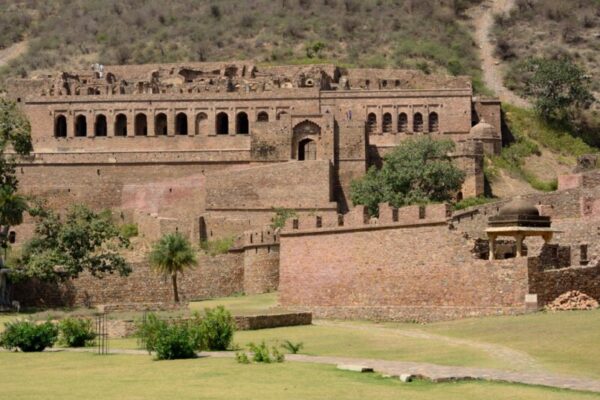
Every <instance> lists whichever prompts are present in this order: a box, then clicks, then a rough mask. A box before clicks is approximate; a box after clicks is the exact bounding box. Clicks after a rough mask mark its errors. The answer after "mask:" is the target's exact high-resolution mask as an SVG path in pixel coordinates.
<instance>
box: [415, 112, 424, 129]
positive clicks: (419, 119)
mask: <svg viewBox="0 0 600 400" xmlns="http://www.w3.org/2000/svg"><path fill="white" fill-rule="evenodd" d="M413 132H423V114H421V113H416V114H415V115H414V116H413Z"/></svg>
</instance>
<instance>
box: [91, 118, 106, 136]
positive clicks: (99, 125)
mask: <svg viewBox="0 0 600 400" xmlns="http://www.w3.org/2000/svg"><path fill="white" fill-rule="evenodd" d="M94 136H106V117H105V116H104V115H103V114H98V115H97V116H96V124H95V125H94Z"/></svg>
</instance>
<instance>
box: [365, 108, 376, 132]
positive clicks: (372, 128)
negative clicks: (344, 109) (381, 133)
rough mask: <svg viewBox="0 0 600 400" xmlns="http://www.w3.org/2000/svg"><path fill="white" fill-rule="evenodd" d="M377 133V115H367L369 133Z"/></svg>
mask: <svg viewBox="0 0 600 400" xmlns="http://www.w3.org/2000/svg"><path fill="white" fill-rule="evenodd" d="M376 131H377V115H375V113H369V115H367V133H375V132H376Z"/></svg>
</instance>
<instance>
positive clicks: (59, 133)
mask: <svg viewBox="0 0 600 400" xmlns="http://www.w3.org/2000/svg"><path fill="white" fill-rule="evenodd" d="M54 137H67V117H65V116H64V115H62V114H61V115H58V116H57V117H56V120H55V121H54Z"/></svg>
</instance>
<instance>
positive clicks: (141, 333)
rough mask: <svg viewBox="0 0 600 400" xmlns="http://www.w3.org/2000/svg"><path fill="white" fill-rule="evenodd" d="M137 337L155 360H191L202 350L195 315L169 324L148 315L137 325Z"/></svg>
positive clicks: (198, 323) (197, 320)
mask: <svg viewBox="0 0 600 400" xmlns="http://www.w3.org/2000/svg"><path fill="white" fill-rule="evenodd" d="M136 335H137V337H138V338H139V339H140V340H141V341H142V342H143V343H144V347H145V348H146V350H148V352H152V351H155V352H156V359H157V360H175V359H182V358H193V357H195V356H196V352H197V351H200V350H202V342H203V340H202V333H201V329H200V319H199V317H198V316H197V315H196V316H195V317H194V318H192V319H191V320H189V321H184V320H182V319H177V320H173V321H170V322H167V321H164V320H161V319H159V318H158V317H157V316H156V315H155V314H149V315H148V317H147V318H146V320H145V321H142V322H140V323H139V324H138V328H137V332H136Z"/></svg>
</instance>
